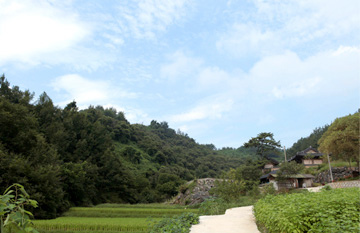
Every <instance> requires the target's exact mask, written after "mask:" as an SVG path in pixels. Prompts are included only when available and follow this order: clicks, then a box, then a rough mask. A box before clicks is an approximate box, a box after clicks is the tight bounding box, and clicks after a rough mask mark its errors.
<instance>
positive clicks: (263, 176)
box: [260, 170, 279, 180]
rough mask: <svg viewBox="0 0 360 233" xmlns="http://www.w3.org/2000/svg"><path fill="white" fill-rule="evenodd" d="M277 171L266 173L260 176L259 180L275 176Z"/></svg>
mask: <svg viewBox="0 0 360 233" xmlns="http://www.w3.org/2000/svg"><path fill="white" fill-rule="evenodd" d="M278 171H279V170H274V171H271V172H269V173H267V174H265V175H262V176H261V177H260V180H262V179H266V178H268V176H269V175H271V174H276V173H277V172H278Z"/></svg>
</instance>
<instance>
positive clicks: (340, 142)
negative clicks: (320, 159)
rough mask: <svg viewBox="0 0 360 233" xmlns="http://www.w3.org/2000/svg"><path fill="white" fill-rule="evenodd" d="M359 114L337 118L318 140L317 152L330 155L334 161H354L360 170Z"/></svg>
mask: <svg viewBox="0 0 360 233" xmlns="http://www.w3.org/2000/svg"><path fill="white" fill-rule="evenodd" d="M359 121H360V113H359V112H357V113H354V114H352V115H348V116H345V117H341V118H337V119H336V120H335V121H334V122H333V123H332V124H331V125H330V127H329V129H328V130H327V131H326V132H325V133H324V134H323V136H322V137H321V138H320V140H319V145H320V146H319V150H320V151H322V152H323V153H329V154H330V153H331V154H332V157H333V158H334V159H342V160H345V161H348V162H349V166H350V167H351V161H356V162H357V165H358V168H359V169H360V157H359V135H360V133H359Z"/></svg>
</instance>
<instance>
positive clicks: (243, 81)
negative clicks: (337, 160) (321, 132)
mask: <svg viewBox="0 0 360 233" xmlns="http://www.w3.org/2000/svg"><path fill="white" fill-rule="evenodd" d="M0 9H2V13H1V14H0V72H1V73H4V74H5V76H6V78H7V79H8V80H9V81H10V83H11V84H12V85H17V86H20V88H22V89H30V90H31V91H34V92H35V94H36V98H37V97H38V96H39V95H40V94H41V93H42V92H43V91H45V92H46V93H47V94H48V95H49V96H50V97H51V98H52V100H53V101H54V103H55V104H56V105H59V106H61V107H64V106H65V105H66V104H67V103H69V102H71V101H72V100H75V101H76V102H77V104H78V106H79V107H80V108H87V107H88V106H89V105H102V106H105V107H115V108H116V109H118V110H119V111H123V112H124V113H125V115H126V117H127V119H128V120H129V121H130V122H131V123H142V124H145V125H148V124H149V123H150V121H151V120H153V119H155V120H157V121H167V122H168V123H169V126H170V127H171V128H173V129H175V130H177V129H180V130H181V131H183V132H186V133H187V134H188V135H189V136H190V137H192V138H194V139H195V140H196V141H197V142H199V143H203V144H205V143H213V144H214V145H215V146H216V147H218V148H221V147H225V146H230V147H235V148H237V147H239V146H241V145H242V144H243V143H244V142H246V141H248V140H249V139H250V138H251V137H254V136H256V135H257V134H258V133H260V132H272V133H274V136H275V139H276V140H280V141H281V143H282V145H284V146H286V147H290V146H291V145H292V144H293V143H294V142H296V141H297V140H298V139H299V138H301V137H306V136H308V135H309V134H310V133H311V132H312V131H313V129H314V128H315V127H320V126H323V125H325V124H330V123H331V122H332V121H333V120H334V119H335V118H336V117H341V116H344V115H347V114H350V113H354V112H355V111H357V109H358V108H359V90H360V81H359V80H360V74H359V72H360V17H359V12H360V2H359V1H358V0H347V1H338V0H304V1H301V0H300V1H299V0H296V1H295V0H294V1H291V0H290V1H275V0H274V1H260V0H254V1H246V0H241V1H240V0H238V1H235V0H233V1H231V0H229V1H218V0H216V1H215V0H212V1H211V0H172V1H168V0H140V1H139V0H131V1H105V0H101V1H91V0H86V1H85V0H48V1H45V0H44V1H37V0H19V1H16V0H0Z"/></svg>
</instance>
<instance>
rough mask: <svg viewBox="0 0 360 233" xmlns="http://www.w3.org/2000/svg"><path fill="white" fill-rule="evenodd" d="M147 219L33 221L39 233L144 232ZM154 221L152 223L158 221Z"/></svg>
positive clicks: (65, 218)
mask: <svg viewBox="0 0 360 233" xmlns="http://www.w3.org/2000/svg"><path fill="white" fill-rule="evenodd" d="M148 220H149V219H148V218H87V217H60V218H57V219H51V220H36V221H34V223H35V227H36V229H38V230H39V231H40V232H44V231H47V232H60V231H62V232H68V231H76V232H89V231H96V232H108V231H113V232H146V231H147V229H148V224H149V221H148ZM159 220H160V218H159V219H154V221H159Z"/></svg>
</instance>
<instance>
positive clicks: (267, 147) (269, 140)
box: [244, 133, 281, 158]
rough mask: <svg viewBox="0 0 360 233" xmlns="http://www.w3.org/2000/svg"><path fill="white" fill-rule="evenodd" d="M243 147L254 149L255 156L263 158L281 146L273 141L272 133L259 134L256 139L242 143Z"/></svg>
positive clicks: (278, 142)
mask: <svg viewBox="0 0 360 233" xmlns="http://www.w3.org/2000/svg"><path fill="white" fill-rule="evenodd" d="M244 147H246V148H250V147H254V148H256V154H257V155H259V156H261V157H262V158H264V157H265V155H266V153H268V152H271V151H274V150H276V149H278V148H280V147H281V144H280V141H275V139H274V134H273V133H259V134H258V135H257V137H253V138H251V139H250V140H249V141H248V142H246V143H244Z"/></svg>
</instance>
